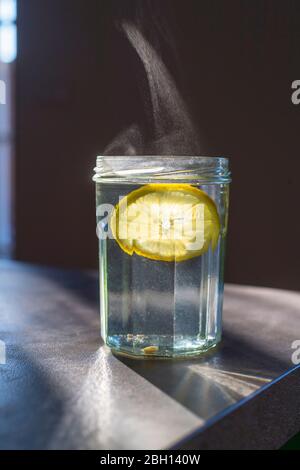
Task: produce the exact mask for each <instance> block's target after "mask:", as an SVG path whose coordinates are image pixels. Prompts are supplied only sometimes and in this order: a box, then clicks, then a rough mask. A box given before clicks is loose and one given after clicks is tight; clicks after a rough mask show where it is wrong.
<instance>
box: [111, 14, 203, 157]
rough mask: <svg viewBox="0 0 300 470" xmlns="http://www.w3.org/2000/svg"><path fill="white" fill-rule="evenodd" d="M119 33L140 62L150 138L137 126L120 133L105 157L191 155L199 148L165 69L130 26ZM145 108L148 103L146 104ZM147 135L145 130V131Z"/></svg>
mask: <svg viewBox="0 0 300 470" xmlns="http://www.w3.org/2000/svg"><path fill="white" fill-rule="evenodd" d="M122 29H123V31H124V33H125V35H126V37H127V39H128V40H129V42H130V43H131V45H132V47H133V48H134V49H135V51H136V53H137V56H138V58H139V59H140V60H141V62H142V64H143V67H144V70H145V73H146V77H147V83H148V87H149V94H150V103H151V110H147V111H148V112H149V111H151V116H152V122H151V124H149V126H151V135H152V138H151V139H150V141H149V139H148V140H147V139H146V138H145V135H149V132H147V133H145V132H143V131H142V129H141V127H140V126H138V125H137V124H133V125H132V126H131V127H130V128H129V129H128V130H126V131H124V132H122V133H121V134H119V135H118V136H117V138H116V139H115V140H114V141H113V142H112V143H111V144H110V145H109V146H108V147H107V148H106V150H105V155H193V154H194V155H195V154H197V153H198V152H199V144H198V139H197V134H196V132H195V129H194V125H193V123H192V120H191V118H190V116H189V112H188V110H187V108H186V104H185V103H184V101H183V99H182V97H181V96H180V94H179V92H178V90H177V88H176V85H175V82H174V80H173V78H172V76H171V74H170V73H169V71H168V69H167V67H166V66H165V64H164V63H163V61H162V59H161V58H160V57H159V55H158V53H157V52H156V50H155V49H154V47H153V46H152V45H151V44H150V43H149V41H148V40H147V39H146V38H145V37H144V36H143V35H142V33H141V31H140V30H139V29H138V28H137V27H136V26H135V25H134V24H133V23H130V22H123V23H122ZM148 106H149V103H148ZM147 131H148V129H147Z"/></svg>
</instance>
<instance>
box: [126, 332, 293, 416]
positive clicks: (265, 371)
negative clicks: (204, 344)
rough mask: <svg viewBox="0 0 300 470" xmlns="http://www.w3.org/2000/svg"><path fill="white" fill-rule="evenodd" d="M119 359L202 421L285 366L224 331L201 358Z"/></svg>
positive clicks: (257, 387)
mask: <svg viewBox="0 0 300 470" xmlns="http://www.w3.org/2000/svg"><path fill="white" fill-rule="evenodd" d="M118 359H119V360H120V361H121V362H123V363H124V364H125V365H126V366H127V367H130V368H131V369H132V370H134V371H135V372H136V373H138V374H139V375H141V376H142V377H144V378H145V379H146V380H148V381H149V382H150V383H152V384H153V385H155V386H156V387H158V388H159V389H161V390H162V391H163V392H164V393H166V394H167V395H169V396H170V397H172V398H173V399H175V400H176V401H178V402H179V403H181V404H182V405H183V406H185V407H187V408H188V409H190V410H191V411H192V412H194V413H196V414H197V415H198V416H200V417H201V418H203V419H205V420H207V419H209V418H210V417H212V416H215V415H216V413H218V412H221V411H223V410H224V409H225V408H227V407H229V406H232V405H234V404H235V403H237V402H238V401H240V400H242V399H244V398H246V397H248V396H250V395H251V394H252V393H254V392H256V391H257V390H259V389H260V388H261V387H263V386H266V385H267V384H268V383H270V382H271V381H272V380H273V379H274V378H276V377H277V376H278V375H280V373H281V372H282V371H284V370H286V368H287V367H286V364H285V363H284V362H280V361H278V360H276V361H274V358H273V357H271V356H269V355H267V354H265V353H264V352H261V351H259V350H257V349H254V348H253V347H252V346H251V345H249V344H247V342H246V341H243V340H241V339H240V338H238V337H236V336H235V335H233V334H231V333H229V332H228V331H226V330H225V331H224V338H223V342H222V343H221V345H220V346H219V347H218V348H217V349H215V350H213V351H211V352H209V353H207V354H205V355H204V356H203V357H198V358H195V359H186V360H160V361H157V360H156V361H155V360H147V361H143V360H137V359H131V358H128V357H125V356H118Z"/></svg>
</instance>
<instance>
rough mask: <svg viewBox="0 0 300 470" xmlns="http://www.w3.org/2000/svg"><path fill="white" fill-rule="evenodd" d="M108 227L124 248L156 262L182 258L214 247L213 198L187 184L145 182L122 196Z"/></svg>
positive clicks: (215, 220)
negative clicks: (146, 183) (140, 186)
mask: <svg viewBox="0 0 300 470" xmlns="http://www.w3.org/2000/svg"><path fill="white" fill-rule="evenodd" d="M110 226H111V232H112V235H113V237H114V238H115V240H116V242H117V243H118V245H119V246H120V247H121V248H122V250H123V251H125V252H126V253H128V254H129V255H133V254H134V253H136V254H137V255H140V256H143V257H145V258H150V259H153V260H159V261H183V260H187V259H190V258H194V257H196V256H200V255H202V254H203V253H205V252H206V251H207V250H208V249H209V247H210V246H211V247H212V249H213V250H214V249H215V247H216V246H217V243H218V239H219V234H220V220H219V215H218V211H217V208H216V205H215V203H214V201H213V200H212V199H211V198H210V197H209V196H208V195H207V194H206V193H205V192H204V191H202V190H200V189H198V188H196V187H194V186H190V185H188V184H172V183H171V184H148V185H145V186H143V187H142V188H140V189H137V190H135V191H132V192H131V193H129V194H128V195H127V196H125V197H123V198H122V199H121V200H120V202H119V204H117V205H116V207H115V208H114V210H113V212H112V215H111V218H110Z"/></svg>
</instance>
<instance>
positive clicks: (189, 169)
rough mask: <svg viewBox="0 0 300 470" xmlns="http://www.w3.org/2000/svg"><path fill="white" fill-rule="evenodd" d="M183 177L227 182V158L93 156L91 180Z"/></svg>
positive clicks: (122, 180) (156, 179) (107, 180)
mask: <svg viewBox="0 0 300 470" xmlns="http://www.w3.org/2000/svg"><path fill="white" fill-rule="evenodd" d="M168 179H169V180H172V181H173V180H176V181H177V180H181V181H182V180H186V181H188V182H192V181H197V182H199V181H200V182H201V181H203V182H205V183H229V182H230V181H231V173H230V170H229V158H228V157H223V156H200V155H199V156H177V155H176V156H175V155H167V156H165V155H162V156H160V155H144V156H141V155H129V156H126V155H120V156H106V155H100V156H98V157H97V164H96V168H95V175H94V177H93V180H94V181H95V182H100V181H101V182H105V181H106V182H109V181H116V180H117V181H118V182H128V181H130V182H135V181H136V182H137V183H139V182H148V181H149V180H151V181H157V182H158V181H166V180H168Z"/></svg>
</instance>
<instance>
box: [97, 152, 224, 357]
mask: <svg viewBox="0 0 300 470" xmlns="http://www.w3.org/2000/svg"><path fill="white" fill-rule="evenodd" d="M95 172H96V174H95V176H94V178H93V179H94V181H95V182H96V201H97V234H98V238H99V261H100V309H101V335H102V337H103V339H104V341H105V343H106V344H107V345H108V346H109V347H110V348H111V349H112V350H114V351H115V352H118V353H125V354H129V355H133V356H139V357H144V358H149V357H177V356H191V355H197V354H200V353H203V352H205V351H207V350H208V349H210V348H212V347H214V346H216V344H217V343H218V342H219V341H220V339H221V330H222V302H223V284H224V282H223V267H224V252H225V239H226V231H227V216H228V199H229V183H230V172H229V168H228V160H227V159H226V158H219V157H172V156H168V157H165V156H164V157H152V156H149V157H136V156H128V157H111V156H101V157H98V159H97V166H96V168H95Z"/></svg>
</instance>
